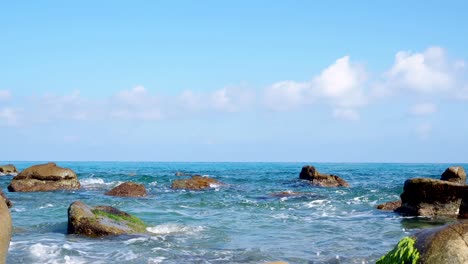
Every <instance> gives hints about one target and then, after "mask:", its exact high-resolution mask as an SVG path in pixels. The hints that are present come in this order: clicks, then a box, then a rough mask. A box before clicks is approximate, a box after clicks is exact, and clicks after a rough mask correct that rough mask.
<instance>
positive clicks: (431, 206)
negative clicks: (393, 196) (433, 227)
mask: <svg viewBox="0 0 468 264" xmlns="http://www.w3.org/2000/svg"><path fill="white" fill-rule="evenodd" d="M467 192H468V186H466V185H465V186H462V185H459V184H458V183H453V182H449V181H442V180H435V179H427V178H414V179H409V180H406V181H405V185H404V187H403V193H402V194H401V202H402V205H401V207H399V208H397V209H396V210H395V211H396V212H398V213H401V214H403V215H409V216H426V217H434V216H443V217H457V216H458V214H459V211H460V208H461V205H462V200H463V199H464V197H465V194H466V193H467Z"/></svg>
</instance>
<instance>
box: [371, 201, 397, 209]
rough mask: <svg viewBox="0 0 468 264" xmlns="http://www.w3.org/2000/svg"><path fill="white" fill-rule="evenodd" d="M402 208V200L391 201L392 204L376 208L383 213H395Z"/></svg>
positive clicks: (384, 204)
mask: <svg viewBox="0 0 468 264" xmlns="http://www.w3.org/2000/svg"><path fill="white" fill-rule="evenodd" d="M400 206H401V200H396V201H391V202H386V203H383V204H379V205H377V206H376V208H377V209H379V210H383V211H394V210H395V209H397V208H399V207H400Z"/></svg>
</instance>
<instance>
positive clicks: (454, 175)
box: [440, 167, 466, 185]
mask: <svg viewBox="0 0 468 264" xmlns="http://www.w3.org/2000/svg"><path fill="white" fill-rule="evenodd" d="M440 179H441V180H443V181H449V182H453V183H458V184H461V185H465V184H466V173H465V169H463V167H450V168H448V169H446V170H445V171H444V173H442V176H441V178H440Z"/></svg>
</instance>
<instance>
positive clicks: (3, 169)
mask: <svg viewBox="0 0 468 264" xmlns="http://www.w3.org/2000/svg"><path fill="white" fill-rule="evenodd" d="M17 173H18V170H17V169H16V167H15V165H13V164H7V165H1V166H0V175H11V174H17Z"/></svg>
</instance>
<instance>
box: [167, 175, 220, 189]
mask: <svg viewBox="0 0 468 264" xmlns="http://www.w3.org/2000/svg"><path fill="white" fill-rule="evenodd" d="M215 184H221V183H220V182H219V181H217V180H215V179H212V178H209V177H204V176H200V175H195V176H193V177H192V178H190V179H180V180H174V181H173V182H172V186H171V187H172V189H187V190H196V191H197V190H203V189H207V188H212V187H213V185H215Z"/></svg>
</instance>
